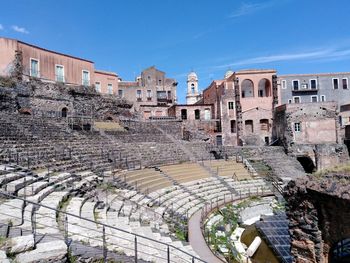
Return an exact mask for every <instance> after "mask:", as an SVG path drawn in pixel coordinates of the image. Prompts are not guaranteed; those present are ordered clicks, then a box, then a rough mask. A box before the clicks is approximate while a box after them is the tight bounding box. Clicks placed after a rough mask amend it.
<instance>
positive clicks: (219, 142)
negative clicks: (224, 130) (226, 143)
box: [216, 135, 222, 146]
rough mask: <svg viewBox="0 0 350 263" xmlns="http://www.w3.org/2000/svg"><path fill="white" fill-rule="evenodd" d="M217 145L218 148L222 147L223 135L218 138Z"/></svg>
mask: <svg viewBox="0 0 350 263" xmlns="http://www.w3.org/2000/svg"><path fill="white" fill-rule="evenodd" d="M216 145H218V146H221V145H222V136H221V135H217V136H216Z"/></svg>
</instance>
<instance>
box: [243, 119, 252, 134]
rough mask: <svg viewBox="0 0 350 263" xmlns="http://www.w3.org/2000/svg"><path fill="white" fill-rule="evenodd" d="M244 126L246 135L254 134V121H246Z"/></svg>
mask: <svg viewBox="0 0 350 263" xmlns="http://www.w3.org/2000/svg"><path fill="white" fill-rule="evenodd" d="M244 124H245V125H244V126H245V132H246V134H251V133H253V132H254V125H253V120H246V121H245V123H244Z"/></svg>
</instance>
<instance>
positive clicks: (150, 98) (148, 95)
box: [147, 89, 152, 101]
mask: <svg viewBox="0 0 350 263" xmlns="http://www.w3.org/2000/svg"><path fill="white" fill-rule="evenodd" d="M147 100H148V101H151V100H152V90H150V89H148V90H147Z"/></svg>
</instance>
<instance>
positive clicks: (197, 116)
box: [194, 110, 201, 120]
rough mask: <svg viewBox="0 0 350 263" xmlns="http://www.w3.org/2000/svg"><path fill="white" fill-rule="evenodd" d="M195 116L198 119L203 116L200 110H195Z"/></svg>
mask: <svg viewBox="0 0 350 263" xmlns="http://www.w3.org/2000/svg"><path fill="white" fill-rule="evenodd" d="M194 118H195V119H196V120H200V118H201V111H200V110H194Z"/></svg>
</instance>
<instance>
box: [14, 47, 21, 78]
mask: <svg viewBox="0 0 350 263" xmlns="http://www.w3.org/2000/svg"><path fill="white" fill-rule="evenodd" d="M13 64H14V65H13V66H14V68H13V72H12V75H13V77H15V78H16V79H17V80H18V81H22V79H23V53H22V51H21V50H16V51H15V60H14V62H13Z"/></svg>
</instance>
